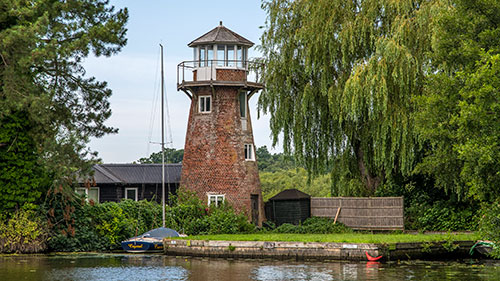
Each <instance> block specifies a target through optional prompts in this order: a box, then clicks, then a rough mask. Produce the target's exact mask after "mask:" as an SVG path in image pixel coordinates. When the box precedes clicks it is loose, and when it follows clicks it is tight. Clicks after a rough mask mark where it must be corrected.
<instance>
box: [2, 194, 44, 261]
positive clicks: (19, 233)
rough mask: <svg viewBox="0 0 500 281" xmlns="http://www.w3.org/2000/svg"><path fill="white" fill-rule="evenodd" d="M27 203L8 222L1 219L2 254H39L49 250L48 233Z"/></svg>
mask: <svg viewBox="0 0 500 281" xmlns="http://www.w3.org/2000/svg"><path fill="white" fill-rule="evenodd" d="M33 209H34V208H32V205H31V204H29V203H27V204H25V205H24V206H23V208H22V209H20V210H17V211H15V212H14V213H13V214H12V216H11V218H10V219H8V220H6V219H5V215H3V217H0V253H37V252H42V251H44V250H45V249H46V248H47V238H48V232H47V229H46V226H45V225H44V223H43V222H42V220H41V219H40V216H38V215H37V213H36V212H35V211H34V210H33Z"/></svg>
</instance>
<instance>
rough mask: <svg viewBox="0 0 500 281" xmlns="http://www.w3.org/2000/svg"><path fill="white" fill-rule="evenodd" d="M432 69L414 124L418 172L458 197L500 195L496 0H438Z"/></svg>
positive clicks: (499, 43)
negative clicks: (421, 153) (419, 150)
mask: <svg viewBox="0 0 500 281" xmlns="http://www.w3.org/2000/svg"><path fill="white" fill-rule="evenodd" d="M444 3H445V4H447V5H443V8H442V9H441V10H440V12H439V14H438V15H437V17H436V24H435V27H434V35H433V40H432V46H433V52H432V54H431V55H432V56H431V58H432V65H431V67H432V73H431V74H430V75H429V80H428V83H427V85H426V87H425V91H424V94H423V95H422V96H421V97H419V99H418V102H419V107H420V108H421V110H420V111H419V112H418V114H417V119H416V120H417V125H418V129H419V134H420V136H421V138H422V142H423V144H424V146H425V147H426V148H427V149H426V155H425V157H424V159H423V161H422V162H421V163H419V165H418V166H417V172H420V173H425V174H428V175H430V176H432V177H434V178H435V179H436V185H437V186H438V187H440V188H442V189H444V190H445V191H447V192H453V193H456V194H458V195H459V196H460V198H461V199H462V200H464V199H470V198H473V199H479V200H486V201H494V200H495V199H496V198H498V197H499V196H500V190H499V189H498V182H499V180H500V168H499V167H500V160H499V159H500V146H499V145H500V118H499V116H500V100H499V97H500V94H499V89H500V60H499V59H500V56H499V54H500V3H499V2H498V1H487V0H482V1H465V0H456V1H451V2H450V3H448V2H444Z"/></svg>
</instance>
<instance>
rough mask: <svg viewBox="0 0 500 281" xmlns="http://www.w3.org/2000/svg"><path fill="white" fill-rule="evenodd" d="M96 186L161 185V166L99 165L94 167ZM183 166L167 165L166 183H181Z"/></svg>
mask: <svg viewBox="0 0 500 281" xmlns="http://www.w3.org/2000/svg"><path fill="white" fill-rule="evenodd" d="M93 169H94V179H95V181H96V184H103V183H108V184H109V183H114V184H142V183H145V184H147V183H161V178H162V171H161V164H97V165H94V167H93ZM181 169H182V164H181V163H176V164H165V183H179V182H180V179H181Z"/></svg>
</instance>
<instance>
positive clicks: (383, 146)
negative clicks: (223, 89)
mask: <svg viewBox="0 0 500 281" xmlns="http://www.w3.org/2000/svg"><path fill="white" fill-rule="evenodd" d="M434 2H435V1H431V0H429V1H425V0H422V1H414V0H403V1H391V0H361V1H359V0H356V1H345V0H335V1H332V0H273V1H265V2H263V8H264V9H265V10H266V11H267V13H268V18H267V23H266V30H265V32H264V34H263V36H262V46H261V50H262V52H263V54H264V57H265V59H264V60H265V65H266V68H265V72H264V81H265V83H266V90H265V91H264V92H263V93H262V94H261V96H260V98H259V109H260V110H263V111H264V112H269V113H270V115H271V130H272V136H273V139H274V144H276V143H277V140H278V137H279V136H280V135H281V134H282V136H283V146H284V150H285V153H286V154H288V153H293V155H294V156H295V157H296V158H297V159H298V160H299V161H300V162H301V163H304V165H305V167H306V168H307V170H308V171H311V172H312V173H318V172H323V171H325V170H326V168H327V167H334V169H333V171H332V173H333V178H332V180H333V183H334V185H336V188H334V190H340V189H346V188H347V189H349V190H350V191H349V190H348V191H347V192H343V193H344V194H345V195H348V194H354V193H357V192H356V190H360V188H359V187H360V186H363V189H364V192H365V193H368V194H373V192H374V191H375V190H376V189H377V187H378V186H379V185H380V184H381V183H383V182H384V181H385V180H386V179H390V178H391V177H393V176H394V175H395V174H409V173H410V172H411V171H412V170H413V167H414V156H415V155H414V152H415V134H414V122H413V119H412V112H413V111H414V104H413V103H412V97H414V96H415V95H417V94H420V93H421V91H422V88H423V85H424V63H425V58H426V56H425V55H426V52H428V51H429V48H430V42H431V40H430V39H431V37H430V36H431V32H430V30H429V28H430V27H429V23H430V21H431V18H432V17H431V14H432V10H433V9H432V8H433V4H434Z"/></svg>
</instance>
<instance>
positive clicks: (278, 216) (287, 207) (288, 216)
mask: <svg viewBox="0 0 500 281" xmlns="http://www.w3.org/2000/svg"><path fill="white" fill-rule="evenodd" d="M266 215H267V219H268V220H270V221H273V222H274V223H275V224H276V225H281V224H284V223H291V224H300V223H302V222H303V221H305V220H306V219H307V218H309V217H310V216H311V196H310V195H309V194H306V193H304V192H302V191H300V190H297V189H287V190H283V191H282V192H280V193H278V194H277V195H275V196H274V197H272V198H271V199H269V201H268V202H267V203H266Z"/></svg>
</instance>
